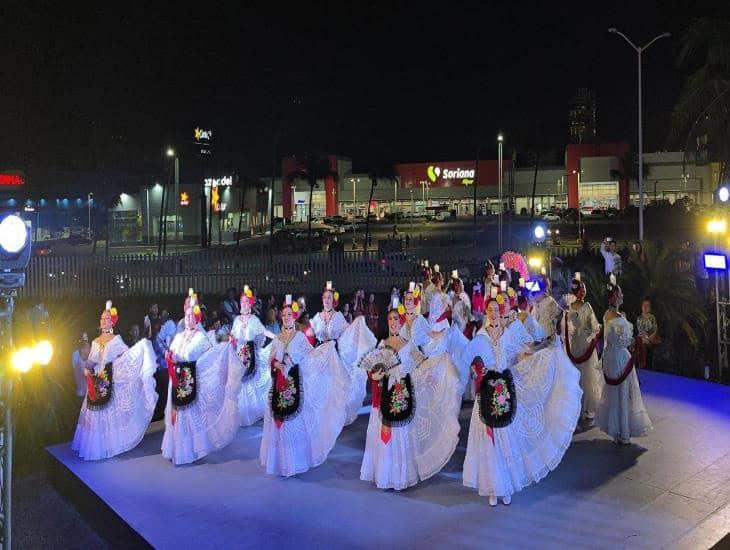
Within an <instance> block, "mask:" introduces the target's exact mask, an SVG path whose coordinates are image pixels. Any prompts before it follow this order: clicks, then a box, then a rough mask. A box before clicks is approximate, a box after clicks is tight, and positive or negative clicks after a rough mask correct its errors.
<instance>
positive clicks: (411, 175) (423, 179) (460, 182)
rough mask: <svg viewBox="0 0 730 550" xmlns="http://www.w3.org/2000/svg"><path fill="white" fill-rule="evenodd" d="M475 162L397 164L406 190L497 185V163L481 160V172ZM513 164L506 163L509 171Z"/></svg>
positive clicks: (397, 169) (506, 169) (397, 170)
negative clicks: (424, 187) (425, 187)
mask: <svg viewBox="0 0 730 550" xmlns="http://www.w3.org/2000/svg"><path fill="white" fill-rule="evenodd" d="M475 164H476V163H475V162H474V161H473V160H471V161H470V160H465V161H458V162H432V163H425V162H424V163H420V162H419V163H409V164H396V167H395V169H396V172H397V173H398V176H399V177H400V182H401V187H403V188H406V189H409V188H410V189H413V188H420V187H422V186H427V187H468V186H471V185H474V183H475V180H476V179H478V180H479V181H478V182H476V183H477V185H479V186H485V185H497V161H496V160H480V161H479V171H477V170H476V165H475ZM510 166H511V163H510V162H509V161H505V162H504V169H505V171H508V170H509V169H510Z"/></svg>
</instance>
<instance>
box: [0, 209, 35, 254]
mask: <svg viewBox="0 0 730 550" xmlns="http://www.w3.org/2000/svg"><path fill="white" fill-rule="evenodd" d="M27 240H28V229H27V228H26V225H25V222H23V220H22V219H20V217H19V216H16V215H15V214H11V215H9V216H5V218H3V220H2V221H1V222H0V247H2V249H3V250H4V251H5V252H7V253H8V254H17V253H18V252H20V251H21V250H22V249H23V247H24V246H25V245H26V241H27Z"/></svg>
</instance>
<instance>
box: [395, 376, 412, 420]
mask: <svg viewBox="0 0 730 550" xmlns="http://www.w3.org/2000/svg"><path fill="white" fill-rule="evenodd" d="M409 397H410V393H409V392H408V386H407V385H406V384H404V383H402V382H396V383H395V385H394V386H393V392H392V393H391V394H390V414H393V415H396V414H399V413H401V412H402V411H404V410H406V408H407V407H408V398H409Z"/></svg>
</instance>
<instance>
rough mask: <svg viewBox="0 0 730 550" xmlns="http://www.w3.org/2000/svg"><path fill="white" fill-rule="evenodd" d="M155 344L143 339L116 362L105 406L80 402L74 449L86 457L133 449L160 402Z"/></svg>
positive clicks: (107, 456)
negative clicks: (87, 404) (90, 406)
mask: <svg viewBox="0 0 730 550" xmlns="http://www.w3.org/2000/svg"><path fill="white" fill-rule="evenodd" d="M156 368H157V363H156V360H155V353H154V351H153V349H152V344H150V341H149V340H141V341H139V342H138V343H137V344H135V345H134V346H132V347H131V348H129V350H127V351H126V352H125V353H124V354H123V355H121V356H120V357H119V358H117V359H116V360H115V361H114V370H113V379H112V384H113V387H112V396H111V399H110V400H109V402H108V403H107V404H106V405H105V406H104V407H103V408H102V409H98V410H97V409H89V408H87V406H86V398H84V403H83V404H82V405H81V412H80V413H79V422H78V425H77V426H76V433H75V434H74V438H73V441H72V443H71V448H72V449H73V450H74V451H78V453H79V456H80V457H81V458H83V459H84V460H101V459H104V458H110V457H113V456H116V455H118V454H121V453H124V452H127V451H129V450H131V449H134V448H135V447H136V446H137V445H138V444H139V442H140V441H142V438H143V437H144V434H145V432H146V431H147V426H149V423H150V420H151V419H152V415H153V414H154V412H155V405H156V404H157V392H155V379H154V374H155V369H156Z"/></svg>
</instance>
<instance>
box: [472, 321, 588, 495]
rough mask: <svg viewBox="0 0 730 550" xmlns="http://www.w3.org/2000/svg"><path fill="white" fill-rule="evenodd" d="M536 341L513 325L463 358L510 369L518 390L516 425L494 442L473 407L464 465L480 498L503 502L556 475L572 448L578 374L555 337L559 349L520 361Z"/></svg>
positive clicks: (479, 341)
mask: <svg viewBox="0 0 730 550" xmlns="http://www.w3.org/2000/svg"><path fill="white" fill-rule="evenodd" d="M530 342H532V337H531V336H530V335H529V334H528V333H527V331H526V330H525V328H524V325H522V323H520V322H513V323H512V324H511V325H510V326H509V327H507V329H506V330H505V332H504V334H503V335H502V337H501V338H500V340H499V342H494V341H493V340H492V339H491V337H489V336H487V335H484V334H483V333H482V334H478V335H477V336H476V337H475V338H474V339H473V340H472V341H471V342H470V344H469V346H468V348H467V350H466V351H465V353H466V354H467V356H468V357H470V359H469V363H471V362H472V360H473V358H474V357H476V356H479V357H481V358H482V360H483V361H484V365H485V368H488V369H494V370H497V371H499V372H503V371H504V370H505V369H507V368H509V369H510V370H511V372H512V377H513V380H514V386H515V393H516V395H515V402H516V405H515V406H516V410H515V416H514V418H513V420H512V422H511V423H510V424H509V425H507V426H505V427H503V428H493V432H492V434H493V437H494V441H492V439H491V438H490V436H489V435H488V432H487V426H486V424H484V422H483V421H482V420H481V418H480V416H479V407H480V406H481V403H480V399H479V398H478V397H477V400H476V401H475V402H474V409H473V411H472V415H471V423H470V425H469V441H468V443H467V448H466V458H465V460H464V472H463V476H464V485H466V486H467V487H472V488H474V489H477V490H478V491H479V494H480V495H481V496H497V497H504V496H508V495H512V494H513V493H516V492H517V491H520V490H522V489H523V488H524V487H527V486H528V485H530V484H531V483H537V482H538V481H540V480H541V479H543V478H544V477H545V476H546V475H547V474H548V473H549V472H550V471H552V470H554V469H555V468H556V467H557V466H558V464H559V463H560V461H561V460H562V458H563V455H564V454H565V451H566V450H567V449H568V447H569V446H570V442H571V440H572V437H573V432H574V430H575V427H576V425H577V423H578V418H579V415H580V403H581V389H580V381H579V378H580V375H579V373H578V371H577V370H576V369H575V367H574V366H573V364H572V363H571V362H570V360H569V359H568V357H567V355H566V353H565V351H564V350H563V348H562V345H561V344H560V339H559V338H557V339H556V342H555V345H550V346H549V347H547V348H544V349H541V350H540V351H537V352H536V353H535V354H533V355H530V356H529V357H528V358H526V359H524V360H522V361H519V362H518V361H517V356H518V354H519V353H520V352H521V351H525V350H526V349H527V348H526V345H527V344H529V343H530Z"/></svg>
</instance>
